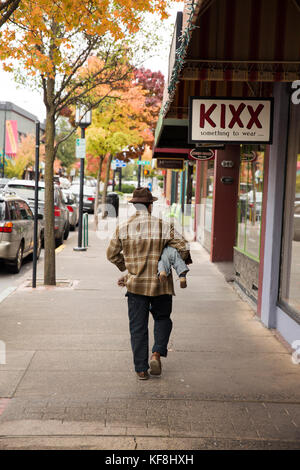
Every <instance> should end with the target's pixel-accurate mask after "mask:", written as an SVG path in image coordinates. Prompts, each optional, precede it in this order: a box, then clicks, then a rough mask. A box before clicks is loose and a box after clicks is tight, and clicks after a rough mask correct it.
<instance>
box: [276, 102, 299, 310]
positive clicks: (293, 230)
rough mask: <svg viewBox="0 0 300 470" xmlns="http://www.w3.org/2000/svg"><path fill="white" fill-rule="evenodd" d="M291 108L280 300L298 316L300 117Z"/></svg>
mask: <svg viewBox="0 0 300 470" xmlns="http://www.w3.org/2000/svg"><path fill="white" fill-rule="evenodd" d="M293 108H296V106H295V107H292V109H291V119H290V123H291V124H290V129H291V130H290V136H289V150H288V163H287V173H286V191H285V207H284V225H283V244H282V264H281V281H280V292H279V300H280V303H281V304H283V305H284V306H286V305H287V306H288V307H289V309H291V310H292V311H293V312H296V315H297V319H299V318H300V118H299V116H298V120H296V117H294V116H293V114H294V113H295V109H293Z"/></svg>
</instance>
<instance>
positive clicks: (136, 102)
mask: <svg viewBox="0 0 300 470" xmlns="http://www.w3.org/2000/svg"><path fill="white" fill-rule="evenodd" d="M132 78H133V77H129V78H128V79H127V80H125V81H124V82H123V85H122V90H118V91H115V92H114V94H113V95H114V96H111V97H110V99H107V100H106V102H104V103H103V104H102V105H101V106H99V107H98V109H97V110H95V111H94V113H93V124H92V126H91V127H90V128H89V129H88V131H87V148H88V151H89V152H90V153H91V154H92V155H94V156H95V155H98V156H99V168H98V174H97V191H96V194H97V196H98V194H99V185H100V176H101V171H102V165H103V163H104V159H105V158H106V161H105V164H106V173H105V178H104V188H103V192H102V216H105V214H106V208H105V201H106V195H107V187H108V181H109V174H110V168H111V161H112V158H113V156H118V157H120V158H122V156H121V154H122V151H123V150H124V149H125V148H127V147H128V146H129V145H140V144H141V143H142V141H143V132H144V131H147V126H146V125H145V123H144V121H143V120H141V119H140V118H141V115H142V112H143V109H144V106H145V100H144V94H143V92H142V90H141V88H140V87H139V86H137V85H136V84H135V83H134V81H133V80H132ZM95 91H96V92H97V90H95ZM95 224H96V226H97V224H98V199H97V200H96V202H95Z"/></svg>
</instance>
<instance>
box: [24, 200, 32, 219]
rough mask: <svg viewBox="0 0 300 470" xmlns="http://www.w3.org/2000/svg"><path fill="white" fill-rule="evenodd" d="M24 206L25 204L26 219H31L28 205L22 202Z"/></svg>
mask: <svg viewBox="0 0 300 470" xmlns="http://www.w3.org/2000/svg"><path fill="white" fill-rule="evenodd" d="M24 206H25V209H26V212H27V218H28V219H33V212H32V210H31V209H30V207H29V205H28V204H26V203H24Z"/></svg>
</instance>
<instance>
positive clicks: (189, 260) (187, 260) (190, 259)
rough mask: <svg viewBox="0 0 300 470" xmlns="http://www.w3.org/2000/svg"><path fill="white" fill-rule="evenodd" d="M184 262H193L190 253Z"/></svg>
mask: <svg viewBox="0 0 300 470" xmlns="http://www.w3.org/2000/svg"><path fill="white" fill-rule="evenodd" d="M184 262H185V264H192V263H193V261H192V258H191V255H190V253H189V254H188V257H187V258H186V259H185V260H184Z"/></svg>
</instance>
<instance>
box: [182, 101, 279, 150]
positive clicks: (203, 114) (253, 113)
mask: <svg viewBox="0 0 300 470" xmlns="http://www.w3.org/2000/svg"><path fill="white" fill-rule="evenodd" d="M272 118H273V99H272V98H265V99H256V98H255V99H252V98H200V97H195V96H191V97H190V106H189V143H197V142H203V141H204V142H223V143H227V142H228V143H239V144H240V143H272Z"/></svg>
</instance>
